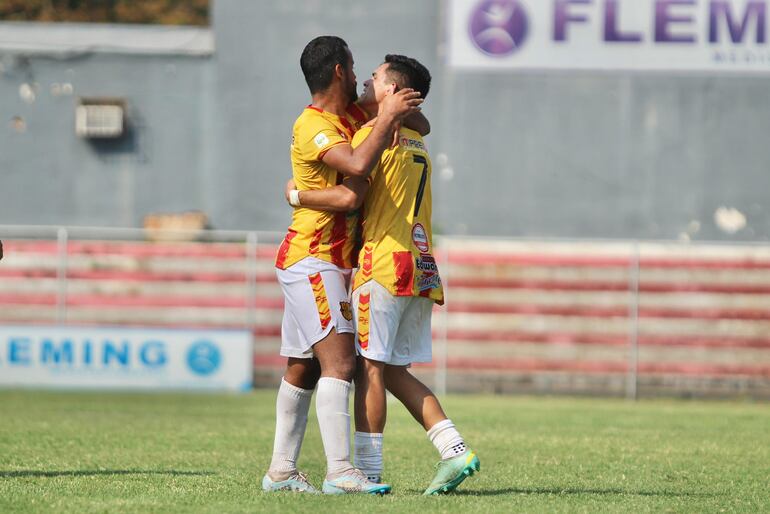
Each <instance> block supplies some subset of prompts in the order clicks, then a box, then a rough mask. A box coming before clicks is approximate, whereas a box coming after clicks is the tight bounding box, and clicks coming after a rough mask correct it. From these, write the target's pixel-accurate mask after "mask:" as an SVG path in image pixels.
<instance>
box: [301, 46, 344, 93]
mask: <svg viewBox="0 0 770 514" xmlns="http://www.w3.org/2000/svg"><path fill="white" fill-rule="evenodd" d="M347 48H348V44H347V43H346V42H345V41H344V40H343V39H342V38H339V37H337V36H318V37H317V38H315V39H313V40H312V41H311V42H310V43H308V44H307V45H305V49H304V50H302V56H301V57H300V58H299V66H300V68H302V73H303V74H304V75H305V82H307V87H309V88H310V94H314V93H318V92H320V91H325V90H326V89H327V88H328V87H329V86H330V85H331V83H332V78H333V77H334V69H335V67H336V66H337V65H338V64H341V65H342V67H343V68H344V69H346V70H347V69H348V53H347V51H346V50H347Z"/></svg>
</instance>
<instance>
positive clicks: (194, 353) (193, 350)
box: [187, 341, 222, 375]
mask: <svg viewBox="0 0 770 514" xmlns="http://www.w3.org/2000/svg"><path fill="white" fill-rule="evenodd" d="M221 362H222V354H221V352H220V351H219V348H217V346H216V345H215V344H214V343H212V342H209V341H200V342H197V343H195V344H194V345H192V346H191V347H190V349H189V350H188V351H187V365H188V366H190V369H191V370H192V371H193V372H194V373H197V374H198V375H210V374H211V373H213V372H215V371H216V370H217V368H219V364H220V363H221Z"/></svg>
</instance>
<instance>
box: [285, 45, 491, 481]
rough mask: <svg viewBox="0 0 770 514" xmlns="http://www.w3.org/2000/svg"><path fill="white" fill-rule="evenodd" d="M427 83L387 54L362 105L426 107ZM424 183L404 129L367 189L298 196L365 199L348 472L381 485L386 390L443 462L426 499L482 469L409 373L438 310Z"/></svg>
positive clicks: (340, 203) (327, 205) (419, 68)
mask: <svg viewBox="0 0 770 514" xmlns="http://www.w3.org/2000/svg"><path fill="white" fill-rule="evenodd" d="M430 80H431V78H430V73H429V72H428V70H427V69H426V68H425V67H424V66H423V65H422V64H420V63H419V62H417V61H416V60H414V59H410V58H408V57H404V56H401V55H388V56H386V57H385V62H384V63H383V64H382V65H380V66H379V67H378V68H377V70H375V72H374V73H373V74H372V79H371V81H367V84H365V87H366V89H365V92H364V95H363V96H362V98H361V103H362V104H363V105H365V106H366V105H367V102H370V101H376V102H377V103H378V104H379V109H380V110H379V112H380V113H382V112H383V107H384V105H385V101H386V100H387V99H388V98H389V96H391V95H393V94H398V93H397V91H399V90H403V88H414V89H415V90H417V91H419V92H420V93H421V94H422V97H423V98H425V96H426V95H427V93H428V89H429V88H430ZM373 133H374V132H373V129H372V128H370V127H368V126H367V127H364V128H363V129H361V130H360V131H358V132H357V133H356V135H355V136H354V138H353V147H358V145H363V144H365V143H366V141H367V140H368V138H370V137H372V135H373ZM430 178H431V161H430V157H429V155H428V152H427V149H426V147H425V143H424V142H423V140H422V137H421V136H420V134H418V133H417V132H415V131H413V130H410V129H408V128H401V129H400V130H399V132H398V139H397V141H396V144H395V145H394V146H393V147H391V148H389V149H387V150H385V151H384V152H383V154H382V157H381V158H380V159H379V161H378V162H377V164H376V165H375V167H374V170H373V171H372V173H371V177H370V179H369V181H368V182H367V181H365V180H361V179H357V180H348V181H345V183H344V184H342V185H339V186H335V187H332V188H328V189H325V190H322V191H303V192H302V193H301V194H300V195H299V202H300V203H301V205H303V206H305V207H312V208H318V209H324V210H345V209H349V208H352V207H357V206H358V205H360V203H361V201H362V200H364V202H363V203H364V209H365V214H364V224H363V248H362V250H361V252H360V253H359V262H358V265H359V270H358V272H357V273H356V276H355V279H354V286H353V287H354V289H353V308H354V310H355V311H356V321H357V338H356V348H357V350H358V353H359V355H360V359H359V370H358V373H357V375H356V401H355V411H356V412H355V415H356V416H355V417H356V434H355V447H356V456H355V464H356V466H357V467H359V468H360V469H361V470H363V471H364V472H366V473H367V475H368V477H369V479H370V480H373V481H375V482H376V481H379V480H380V476H381V473H382V432H383V429H384V428H385V416H386V402H385V390H386V388H387V390H389V391H390V392H391V393H393V395H394V396H395V397H396V398H398V399H399V400H400V401H401V402H402V403H403V404H404V405H405V406H406V408H407V409H408V410H409V412H410V413H411V414H412V416H413V417H414V418H415V419H416V420H417V422H418V423H420V424H421V425H422V426H423V427H424V428H425V430H426V431H427V433H428V437H429V438H430V440H431V441H432V442H433V444H434V445H435V446H436V449H437V450H438V451H439V453H440V455H441V461H440V462H439V465H438V470H437V473H436V476H435V477H434V479H433V481H432V483H431V484H430V485H429V486H428V488H427V489H426V491H425V494H426V495H431V494H441V493H446V492H449V491H452V490H454V489H455V488H456V487H457V486H458V485H459V484H460V483H461V482H462V481H463V480H464V479H465V478H466V477H467V476H469V475H471V474H473V472H474V471H478V470H479V469H480V463H479V459H478V457H477V456H476V455H475V453H474V452H473V451H471V450H470V449H469V448H468V447H467V446H466V445H465V441H464V440H463V438H462V436H461V435H460V434H459V432H458V431H457V429H456V428H455V426H454V424H453V423H452V421H451V420H449V419H447V416H446V414H445V413H444V411H443V409H442V407H441V404H440V403H439V401H438V399H437V398H436V396H435V395H434V394H433V393H432V392H431V390H430V389H429V388H428V387H427V386H425V385H424V384H423V383H422V382H420V381H419V380H418V379H417V378H416V377H414V376H413V375H412V374H411V373H409V370H408V368H409V366H410V365H411V364H412V363H414V362H430V360H431V322H430V321H431V312H432V308H433V304H434V302H438V303H443V301H444V294H443V290H442V286H441V278H440V276H439V272H438V267H437V266H436V261H435V259H434V257H433V254H432V250H433V246H432V237H431V203H432V201H431V187H430Z"/></svg>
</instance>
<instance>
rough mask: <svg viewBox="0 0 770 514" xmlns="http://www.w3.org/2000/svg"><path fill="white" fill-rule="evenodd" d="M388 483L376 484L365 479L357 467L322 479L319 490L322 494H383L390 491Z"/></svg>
mask: <svg viewBox="0 0 770 514" xmlns="http://www.w3.org/2000/svg"><path fill="white" fill-rule="evenodd" d="M390 489H391V487H390V486H389V485H388V484H377V483H375V482H370V481H369V480H367V479H366V475H364V473H363V472H362V471H360V470H358V469H353V470H351V471H350V472H348V473H345V474H344V475H341V476H338V477H337V478H334V479H332V480H324V483H323V487H322V488H321V490H322V491H323V493H324V494H352V493H364V494H379V495H380V496H382V495H383V494H388V493H390Z"/></svg>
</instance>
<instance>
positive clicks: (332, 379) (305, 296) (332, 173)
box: [262, 36, 424, 494]
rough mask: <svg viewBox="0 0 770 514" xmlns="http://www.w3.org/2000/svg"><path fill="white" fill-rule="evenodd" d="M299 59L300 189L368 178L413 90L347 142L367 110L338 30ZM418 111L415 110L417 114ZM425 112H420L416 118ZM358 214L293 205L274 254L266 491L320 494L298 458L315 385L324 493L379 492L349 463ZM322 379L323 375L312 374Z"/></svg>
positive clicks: (295, 159)
mask: <svg viewBox="0 0 770 514" xmlns="http://www.w3.org/2000/svg"><path fill="white" fill-rule="evenodd" d="M300 66H301V68H302V72H303V74H304V76H305V81H306V82H307V84H308V87H309V89H310V93H311V95H312V103H311V104H310V105H309V106H308V107H307V108H306V109H305V110H304V111H303V112H302V114H301V115H300V116H299V118H297V120H296V122H295V124H294V129H293V133H292V142H291V163H292V174H293V177H294V181H295V182H296V185H297V187H298V189H301V190H311V189H319V188H325V187H329V186H334V185H335V184H340V183H341V182H342V179H343V177H344V176H346V175H347V176H358V177H361V176H366V175H368V174H369V172H370V170H371V168H372V167H373V165H374V163H375V162H377V160H378V159H379V157H380V155H381V154H382V151H383V150H384V149H385V148H386V147H387V146H388V144H389V143H390V141H391V139H392V134H393V131H394V130H395V127H396V125H397V124H398V123H399V122H400V121H401V120H402V119H404V118H405V117H407V116H409V115H412V114H416V113H418V111H419V104H420V103H421V102H422V100H421V99H420V98H419V96H420V95H419V93H416V92H414V91H412V90H404V91H402V92H400V94H396V95H391V96H389V98H388V99H387V101H386V102H384V104H383V106H382V107H381V109H380V112H379V116H378V119H377V121H376V122H375V123H374V126H373V127H372V129H371V134H370V136H369V137H368V138H367V140H366V141H365V142H364V143H362V144H360V145H357V146H356V147H355V148H353V147H352V146H351V142H352V139H353V136H354V134H355V132H356V130H357V128H358V127H360V125H361V124H363V123H364V122H365V121H366V118H367V117H368V116H367V114H366V112H365V111H364V110H362V109H360V108H359V107H358V106H357V105H355V104H354V103H353V102H354V101H355V100H356V96H357V95H356V76H355V73H354V71H353V57H352V55H351V52H350V50H349V48H348V46H347V44H346V43H345V42H344V41H343V40H342V39H340V38H338V37H335V36H321V37H318V38H315V39H314V40H312V41H311V42H310V43H308V44H307V45H306V47H305V49H304V50H303V52H302V56H301V58H300ZM420 116H421V115H420ZM423 119H424V118H423ZM357 220H358V217H357V216H356V215H348V214H346V213H330V212H321V211H317V210H311V209H305V208H297V209H295V210H294V213H293V217H292V223H291V227H290V228H289V230H288V233H287V235H286V237H285V239H284V241H283V243H282V244H281V246H280V249H279V251H278V255H277V257H276V268H277V270H276V273H277V276H278V281H279V283H280V285H281V288H282V290H283V293H284V296H285V310H284V317H283V324H282V330H281V355H283V356H285V357H287V358H288V363H287V369H286V373H285V374H284V377H283V380H282V382H281V386H280V388H279V391H278V399H277V401H276V433H275V441H274V447H273V457H272V460H271V463H270V467H269V469H268V472H267V474H266V475H265V477H264V478H263V480H262V488H263V490H265V491H278V490H292V491H302V492H317V491H316V490H315V488H313V486H312V485H310V483H309V481H308V480H307V477H306V476H305V475H304V474H303V473H300V472H299V471H298V470H297V466H296V462H297V457H298V455H299V451H300V448H301V444H302V439H303V437H304V432H305V427H306V425H307V413H308V408H309V406H310V399H311V396H312V394H313V390H314V389H317V391H318V392H317V397H316V411H317V415H318V425H319V428H320V431H321V439H322V441H323V445H324V452H325V454H326V460H327V474H326V479H325V480H324V483H323V492H324V493H327V494H343V493H351V492H363V493H372V494H384V493H387V492H389V491H390V486H389V485H386V484H379V483H372V482H370V481H368V480H367V479H366V475H365V474H363V473H362V472H361V471H360V470H358V469H356V468H354V466H353V464H352V463H351V462H350V416H349V415H348V399H349V392H350V382H351V380H352V378H353V374H354V372H355V368H356V355H355V346H354V341H353V333H354V325H353V321H352V311H351V308H350V303H349V298H348V285H349V280H350V274H351V268H352V266H353V264H354V262H355V260H356V259H355V257H354V256H353V242H354V232H355V230H356V227H357V225H358V221H357ZM319 377H320V378H319Z"/></svg>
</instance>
